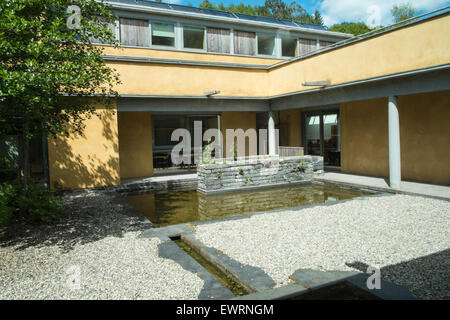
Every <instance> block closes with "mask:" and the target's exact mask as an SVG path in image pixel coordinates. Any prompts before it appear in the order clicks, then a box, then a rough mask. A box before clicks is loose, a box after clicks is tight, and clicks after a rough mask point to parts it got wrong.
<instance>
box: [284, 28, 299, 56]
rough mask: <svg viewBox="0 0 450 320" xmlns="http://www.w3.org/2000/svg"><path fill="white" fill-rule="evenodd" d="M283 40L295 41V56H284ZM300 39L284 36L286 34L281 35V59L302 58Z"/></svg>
mask: <svg viewBox="0 0 450 320" xmlns="http://www.w3.org/2000/svg"><path fill="white" fill-rule="evenodd" d="M283 39H291V40H295V45H296V48H295V52H294V56H292V57H291V56H283ZM299 39H300V37H298V36H292V35H284V34H280V57H281V58H284V59H292V58H295V57H299V56H300V40H299Z"/></svg>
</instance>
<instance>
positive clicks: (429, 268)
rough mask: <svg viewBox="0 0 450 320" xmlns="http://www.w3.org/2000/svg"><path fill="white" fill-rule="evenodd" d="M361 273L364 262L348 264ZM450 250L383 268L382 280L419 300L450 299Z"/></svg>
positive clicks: (365, 266)
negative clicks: (408, 291)
mask: <svg viewBox="0 0 450 320" xmlns="http://www.w3.org/2000/svg"><path fill="white" fill-rule="evenodd" d="M346 265H347V266H349V267H351V268H355V269H357V270H359V271H361V272H364V273H365V272H366V271H367V268H368V267H369V266H368V265H367V264H365V263H364V262H360V261H356V262H352V263H346ZM449 270H450V249H447V250H443V251H439V252H436V253H433V254H430V255H427V256H423V257H419V258H416V259H412V260H408V261H403V262H400V263H397V264H393V265H389V266H386V267H382V268H381V269H380V273H381V279H383V280H386V281H389V282H392V283H395V284H397V285H401V286H404V287H406V288H408V289H409V290H410V292H411V293H412V294H413V295H415V296H416V297H417V298H419V299H450V273H449Z"/></svg>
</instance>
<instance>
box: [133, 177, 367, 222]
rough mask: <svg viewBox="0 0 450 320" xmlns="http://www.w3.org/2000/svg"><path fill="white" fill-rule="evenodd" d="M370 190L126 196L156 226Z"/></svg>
mask: <svg viewBox="0 0 450 320" xmlns="http://www.w3.org/2000/svg"><path fill="white" fill-rule="evenodd" d="M368 194H369V193H367V192H363V191H360V190H354V189H345V188H340V187H335V186H329V185H320V184H307V185H297V186H292V187H278V188H270V189H262V190H256V191H236V192H226V193H221V194H214V195H205V194H202V193H199V192H197V191H182V192H168V193H162V194H161V193H157V194H154V193H132V194H131V193H130V194H126V195H125V198H126V199H127V200H128V201H129V202H130V203H131V204H132V205H133V206H134V207H135V208H136V209H137V210H138V211H140V212H141V213H142V214H143V215H144V216H146V217H147V218H148V219H149V220H150V221H151V222H152V223H153V224H154V225H155V226H157V227H161V226H167V225H172V224H178V223H186V222H194V221H203V220H212V219H218V218H222V217H229V216H234V215H239V214H244V213H250V212H256V211H266V210H274V209H283V208H290V207H296V206H302V205H308V204H317V203H323V202H327V201H335V200H344V199H351V198H355V197H360V196H364V195H368Z"/></svg>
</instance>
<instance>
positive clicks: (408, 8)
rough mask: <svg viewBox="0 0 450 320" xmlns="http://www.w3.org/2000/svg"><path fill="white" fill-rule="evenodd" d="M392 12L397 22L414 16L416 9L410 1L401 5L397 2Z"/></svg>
mask: <svg viewBox="0 0 450 320" xmlns="http://www.w3.org/2000/svg"><path fill="white" fill-rule="evenodd" d="M391 14H392V17H393V18H394V22H396V23H397V22H401V21H403V20H406V19H409V18H412V17H414V15H415V14H416V9H415V8H414V7H413V6H412V5H411V3H409V2H408V3H404V4H399V5H397V4H396V5H394V6H393V7H392V9H391Z"/></svg>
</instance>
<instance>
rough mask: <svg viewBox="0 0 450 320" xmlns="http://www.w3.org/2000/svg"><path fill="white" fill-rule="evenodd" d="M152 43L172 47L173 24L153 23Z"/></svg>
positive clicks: (173, 44)
mask: <svg viewBox="0 0 450 320" xmlns="http://www.w3.org/2000/svg"><path fill="white" fill-rule="evenodd" d="M152 45H154V46H166V47H174V46H175V29H174V25H173V24H166V23H153V24H152Z"/></svg>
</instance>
